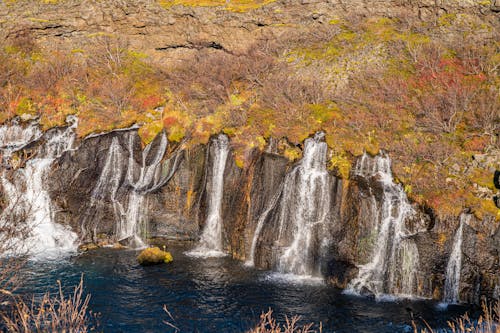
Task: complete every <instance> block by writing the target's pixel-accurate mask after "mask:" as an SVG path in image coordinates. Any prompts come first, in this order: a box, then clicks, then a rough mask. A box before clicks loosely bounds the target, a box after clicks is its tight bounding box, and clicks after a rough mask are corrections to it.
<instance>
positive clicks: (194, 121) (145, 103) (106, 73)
mask: <svg viewBox="0 0 500 333" xmlns="http://www.w3.org/2000/svg"><path fill="white" fill-rule="evenodd" d="M268 2H269V1H260V2H259V1H230V2H228V3H227V4H226V2H225V1H224V6H226V7H228V6H237V7H234V9H235V10H244V8H246V7H245V6H247V5H248V6H250V7H252V6H261V5H264V4H266V3H268ZM191 4H192V3H191V2H190V1H184V0H182V1H181V0H179V1H178V0H172V1H163V5H164V6H172V5H191ZM193 4H194V3H193ZM195 4H196V5H201V3H200V2H195ZM203 5H206V6H219V5H223V4H222V1H206V3H205V2H203ZM238 6H239V7H238ZM283 29H284V30H283V31H285V32H284V33H281V35H280V36H279V37H276V36H274V35H271V34H269V35H267V36H264V38H263V40H262V41H261V42H260V43H259V44H258V45H253V46H252V47H250V48H249V49H248V50H247V51H246V52H241V53H239V54H232V53H231V52H226V51H225V50H221V49H217V48H212V47H202V46H203V45H199V46H200V47H195V49H196V50H197V51H196V52H194V53H193V56H192V57H191V58H189V59H187V60H185V61H180V62H176V63H175V64H173V65H172V64H170V65H168V66H167V65H161V64H159V63H156V62H155V61H154V60H153V59H152V58H150V57H149V56H148V55H147V54H143V53H141V52H139V51H137V50H134V49H132V48H130V47H129V45H128V43H127V41H126V40H124V39H122V38H118V37H116V36H114V35H110V34H105V33H97V34H93V35H89V36H88V38H87V40H86V42H84V43H82V45H79V46H78V47H77V48H75V49H72V50H65V49H51V50H49V49H41V48H39V47H38V45H37V43H36V41H35V40H34V38H33V37H32V36H31V35H30V31H29V29H26V30H25V31H24V32H22V29H21V32H20V33H18V34H17V36H15V38H11V39H9V40H8V41H4V42H3V44H2V45H1V47H0V110H2V112H1V113H0V122H5V121H7V120H9V119H11V118H12V117H14V116H20V117H21V118H22V119H31V118H34V117H40V122H41V124H42V125H43V127H44V128H49V127H52V126H57V125H61V124H63V123H64V119H65V117H66V116H67V115H68V114H76V115H78V118H79V127H78V134H79V135H80V136H81V137H84V136H86V135H88V134H89V133H92V132H102V131H107V130H111V129H114V128H120V127H128V126H130V125H132V124H139V125H141V126H142V127H141V129H140V131H139V132H140V135H141V137H142V139H143V142H144V144H146V143H148V142H150V141H151V140H152V139H153V138H154V136H155V135H156V134H157V133H158V132H159V131H161V130H162V129H163V128H166V129H167V131H168V134H169V139H170V140H171V141H180V140H183V142H185V143H186V145H187V146H189V145H194V144H198V143H206V142H207V141H208V139H209V137H210V136H211V135H213V134H215V133H219V132H225V133H226V134H228V135H229V136H230V137H231V139H232V144H233V148H234V151H235V153H236V163H237V164H238V165H239V166H240V167H244V166H245V164H246V163H247V160H246V156H247V153H248V151H249V150H251V149H254V148H258V149H263V148H264V146H265V144H266V142H267V140H268V139H269V138H270V137H275V138H286V140H284V141H283V142H284V145H283V147H281V148H282V149H281V151H282V152H283V154H284V155H285V156H287V157H288V158H290V159H291V160H294V159H298V158H300V155H301V150H300V143H301V141H302V140H304V139H305V138H307V137H308V136H310V135H311V134H312V133H314V132H315V131H317V130H324V131H326V133H327V136H326V140H327V143H328V145H329V147H330V150H331V156H330V158H331V159H330V168H331V169H335V170H337V172H338V174H339V175H341V176H342V177H344V178H348V177H349V170H350V168H351V166H352V163H353V162H354V160H355V158H356V156H359V155H360V154H362V152H363V151H367V152H369V153H371V154H376V153H377V152H378V151H379V150H380V149H384V150H386V151H388V152H389V153H390V154H391V156H392V157H393V169H394V171H395V176H396V178H397V180H398V181H399V182H402V183H404V185H405V190H406V192H407V193H408V195H409V196H410V197H411V198H412V199H413V200H415V201H417V202H419V203H421V204H423V205H425V206H426V207H429V208H431V209H433V210H434V211H435V213H436V215H437V216H439V217H448V216H457V215H458V213H459V212H460V211H462V210H463V209H464V208H465V207H469V208H471V209H472V212H473V213H474V214H476V216H477V217H478V218H480V219H487V220H488V221H494V220H500V211H499V210H498V209H497V208H496V207H495V205H494V203H493V201H492V199H491V197H492V193H493V192H492V191H493V182H492V180H493V177H492V173H491V170H492V169H494V168H499V167H500V165H499V163H500V162H499V161H498V159H495V158H489V157H488V156H490V157H491V156H495V154H498V151H499V138H498V132H499V130H500V128H499V126H500V125H499V124H500V121H499V113H500V111H499V110H500V92H499V91H500V89H499V86H500V81H499V79H498V78H499V77H500V75H499V70H500V57H499V54H500V52H499V51H500V45H499V42H498V41H499V40H500V38H499V36H498V31H496V30H495V28H494V27H492V26H489V25H488V24H486V23H483V22H478V21H477V20H476V19H475V18H474V17H473V16H468V15H467V14H453V15H452V14H446V15H443V16H442V17H440V18H439V19H437V20H436V22H435V23H434V24H430V23H422V22H419V21H412V20H410V19H407V18H401V19H387V18H369V19H366V18H359V17H347V18H338V19H335V20H331V21H330V22H329V23H328V24H325V25H324V26H323V27H322V28H319V29H315V30H314V31H310V30H307V27H302V26H297V27H293V28H285V27H284V28H283ZM266 38H267V39H266ZM318 73H321V74H318Z"/></svg>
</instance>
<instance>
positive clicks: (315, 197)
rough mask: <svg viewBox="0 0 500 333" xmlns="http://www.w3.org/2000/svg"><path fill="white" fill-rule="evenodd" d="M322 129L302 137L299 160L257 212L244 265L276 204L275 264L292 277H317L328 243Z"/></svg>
mask: <svg viewBox="0 0 500 333" xmlns="http://www.w3.org/2000/svg"><path fill="white" fill-rule="evenodd" d="M323 138H324V133H323V132H318V133H316V135H315V136H314V138H309V139H307V140H306V141H305V146H304V155H303V158H302V160H301V161H300V162H299V163H298V164H297V165H296V166H295V167H294V168H293V169H292V171H291V172H290V173H288V174H287V175H286V177H285V180H284V183H283V185H282V188H281V190H280V191H279V192H278V193H277V195H276V196H275V197H274V198H273V200H272V201H271V203H270V205H269V206H268V207H267V209H266V210H265V211H264V213H263V214H262V215H261V216H260V218H259V221H258V223H257V227H256V230H255V233H254V236H253V239H252V246H251V249H250V255H249V259H248V261H247V263H246V264H247V265H248V266H253V265H254V262H255V253H256V248H257V245H258V240H259V237H260V234H261V232H262V230H263V228H264V223H265V222H266V221H267V220H268V215H269V214H270V213H271V212H272V211H273V210H274V209H275V208H278V209H279V211H278V234H277V241H276V243H275V245H276V246H275V247H274V249H273V252H274V253H273V257H274V258H275V268H276V270H277V271H278V272H279V273H280V274H282V275H284V274H285V275H289V277H290V278H291V279H292V280H303V279H304V277H306V278H308V279H310V278H312V277H319V276H320V274H321V269H320V264H321V256H322V255H324V254H325V252H326V250H327V248H328V246H329V244H330V239H331V237H330V234H331V232H330V228H331V222H332V221H331V218H330V208H331V193H330V181H329V175H328V171H327V169H326V153H327V144H326V143H325V142H324V141H323Z"/></svg>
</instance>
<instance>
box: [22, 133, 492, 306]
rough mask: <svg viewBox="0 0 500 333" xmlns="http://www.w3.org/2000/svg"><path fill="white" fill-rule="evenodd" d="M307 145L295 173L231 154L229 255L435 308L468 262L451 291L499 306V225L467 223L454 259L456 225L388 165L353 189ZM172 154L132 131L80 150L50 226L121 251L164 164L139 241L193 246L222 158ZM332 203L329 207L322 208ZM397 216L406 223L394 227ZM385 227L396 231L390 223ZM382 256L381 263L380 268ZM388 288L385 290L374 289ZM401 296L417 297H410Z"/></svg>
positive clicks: (275, 157)
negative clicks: (414, 198)
mask: <svg viewBox="0 0 500 333" xmlns="http://www.w3.org/2000/svg"><path fill="white" fill-rule="evenodd" d="M308 140H309V141H308V143H307V142H306V144H305V145H304V147H305V150H307V151H304V158H303V160H300V161H297V162H295V163H291V162H290V161H289V160H288V159H286V158H285V157H283V156H281V155H279V154H277V153H270V152H261V151H259V150H257V149H255V150H253V151H251V152H250V153H248V155H247V156H246V165H245V167H243V168H239V167H238V166H237V165H236V162H235V159H234V156H233V152H232V150H231V149H229V152H228V156H227V160H226V163H225V166H224V174H223V186H222V191H223V193H222V200H221V219H222V243H223V250H224V251H225V252H227V253H228V254H230V255H232V256H233V257H234V258H236V259H240V260H242V261H245V262H246V263H248V264H252V265H253V266H255V267H257V268H262V269H274V270H278V271H279V270H280V269H283V272H284V273H289V272H290V271H287V270H286V269H288V268H289V267H295V268H294V269H297V271H291V273H295V272H298V273H301V272H302V270H301V269H304V267H305V268H306V271H305V274H311V275H316V276H322V277H325V278H326V279H327V280H328V281H329V282H331V283H333V284H335V285H336V286H338V287H340V288H353V289H355V290H358V291H359V292H360V293H361V294H367V295H377V291H379V292H382V293H384V292H387V293H391V292H392V291H394V293H396V294H404V293H403V291H407V290H411V291H410V292H411V294H412V295H413V296H422V297H433V298H435V299H443V297H444V295H443V290H444V288H445V282H446V279H449V277H447V276H446V275H447V265H448V266H449V260H450V258H451V256H452V252H455V254H454V255H455V256H457V255H458V256H459V257H460V259H461V260H460V262H461V264H460V266H459V268H458V270H459V272H460V274H459V279H458V281H456V282H455V283H456V284H457V289H458V297H457V301H461V302H471V303H478V302H480V301H481V300H482V299H484V298H487V299H489V298H494V297H498V294H499V285H500V275H499V273H498V272H499V271H500V266H499V262H500V260H499V253H500V228H499V227H498V224H496V223H495V221H489V220H484V221H481V220H478V219H477V218H475V217H473V216H472V215H470V218H468V219H465V220H464V221H465V222H460V223H464V224H463V229H462V231H463V235H462V239H461V244H459V249H460V251H459V252H458V254H457V252H456V250H454V249H456V247H457V244H456V240H457V239H458V237H457V236H456V235H457V232H458V227H457V226H459V225H460V223H459V219H458V217H457V219H456V220H449V221H441V220H436V218H434V217H433V216H432V214H430V213H429V212H428V211H427V210H425V209H424V208H423V207H419V206H418V205H416V204H413V203H411V202H406V201H405V200H406V199H405V196H404V195H403V193H402V192H400V191H401V188H400V187H399V186H400V185H398V184H395V183H393V182H392V181H391V178H387V177H388V175H390V173H389V172H390V169H388V167H387V165H389V164H386V165H385V166H384V164H381V165H382V167H380V168H381V170H382V172H378V171H377V169H376V168H375V167H373V165H375V164H373V163H374V162H370V163H372V164H368V165H370V170H375V171H370V172H360V169H359V168H358V167H355V168H354V169H353V170H352V172H351V177H350V180H349V181H345V180H342V179H340V178H338V177H337V176H336V174H334V173H333V172H330V171H327V170H326V169H324V167H323V166H322V165H321V163H323V162H324V160H323V159H322V156H323V155H322V154H323V153H324V151H323V150H321V149H322V148H321V147H323V146H322V145H323V144H322V141H321V140H322V139H321V135H319V136H318V135H317V138H316V137H315V138H310V139H308ZM36 146H37V143H36V142H35V143H31V144H30V145H28V146H26V147H25V149H26V156H28V155H29V154H30V152H31V154H33V153H34V154H35V155H36V149H34V147H36ZM168 147H169V148H168V149H165V143H164V141H162V134H160V135H159V136H158V137H157V138H156V139H155V140H153V142H152V143H151V145H150V146H149V148H148V147H142V146H141V144H140V141H139V139H138V136H137V131H136V129H130V130H122V131H114V132H110V133H107V134H102V135H96V136H93V137H89V138H86V139H84V140H81V141H80V142H77V143H75V145H74V149H71V150H68V151H66V152H64V153H63V154H62V155H61V156H60V157H58V158H56V159H55V160H54V162H53V163H52V164H51V167H50V174H49V178H48V180H49V181H47V185H48V189H47V192H48V193H49V195H50V198H51V200H52V205H53V209H52V210H53V211H54V212H55V216H54V221H55V222H57V223H59V224H62V225H67V226H71V229H72V230H73V231H74V232H76V233H77V234H78V237H79V240H78V242H79V243H80V244H82V243H87V242H92V243H97V244H100V245H106V244H110V243H113V242H116V241H118V240H120V237H119V226H120V224H121V223H123V221H124V219H123V215H127V214H135V213H136V211H135V210H130V209H129V206H130V205H131V203H130V200H129V199H130V198H131V193H134V191H139V190H140V189H139V188H138V187H137V181H134V180H137V179H138V178H141V177H142V176H141V177H139V176H138V174H139V173H140V170H143V171H144V170H149V169H148V168H142V169H141V168H140V166H141V165H143V166H144V165H154V163H156V162H155V158H156V157H158V156H162V158H161V162H160V163H159V164H158V169H154V170H153V171H155V173H157V174H158V175H157V176H158V177H157V179H160V180H165V182H164V183H162V182H160V183H158V184H159V185H160V186H158V187H157V188H154V186H153V187H152V186H149V187H148V189H147V190H146V191H145V192H140V193H139V194H141V195H143V198H142V199H140V200H141V203H142V206H143V207H142V209H141V210H140V211H141V212H142V213H141V214H142V215H141V219H142V220H144V221H145V222H146V223H145V224H144V226H143V227H142V228H143V229H144V230H142V229H141V230H139V231H140V232H141V237H143V239H144V241H145V242H150V243H158V244H164V243H167V244H168V243H169V242H172V241H189V242H191V243H192V244H195V243H196V242H197V241H198V240H199V237H200V235H201V232H202V230H203V228H204V227H205V225H206V222H207V216H208V207H209V205H210V200H211V195H212V192H213V186H214V184H212V183H211V182H212V179H213V177H212V176H213V174H212V173H213V168H212V166H213V163H215V148H214V146H213V145H212V144H208V145H198V146H194V147H189V148H185V147H183V146H182V145H179V146H168ZM161 149H165V154H163V153H161ZM159 152H160V153H159ZM313 152H314V154H313ZM18 153H19V152H18ZM141 156H142V157H141ZM365 159H369V160H371V159H373V160H374V161H375V160H376V158H372V157H365ZM379 159H380V160H383V161H385V160H388V157H387V156H385V155H381V157H380V158H379ZM318 163H319V164H318ZM358 164H359V163H358ZM358 164H357V165H358ZM151 170H152V169H151ZM151 170H150V171H151ZM146 173H147V172H146ZM132 175H133V176H132ZM384 177H386V178H384ZM142 178H144V177H142ZM155 179H156V178H155ZM153 183H154V184H157V183H156V182H153ZM134 186H135V187H134ZM142 193H144V194H142ZM303 195H307V196H305V197H302V196H303ZM132 198H134V200H135V198H137V197H132ZM303 198H307V200H303ZM387 200H389V201H387ZM324 202H328V203H329V204H328V206H327V207H323V206H322V203H324ZM297 212H300V214H298V213H297ZM319 212H321V214H319ZM401 212H406V213H405V214H407V215H404V219H402V220H398V219H401V218H402V217H401ZM311 214H312V215H311ZM463 214H467V212H464V213H463ZM311 218H313V220H314V223H313V224H311V227H310V229H308V230H301V229H300V226H299V225H298V224H295V223H292V222H293V220H296V221H299V222H301V223H304V224H305V225H307V224H308V223H309V222H310V219H311ZM386 218H390V219H392V220H393V221H392V222H391V223H388V221H387V220H385V219H386ZM398 221H402V224H400V225H398V224H397V223H399V222H398ZM460 221H462V218H461V219H460ZM384 225H389V226H390V228H393V229H388V232H389V235H393V236H389V238H383V237H382V236H383V233H384V231H383V226H384ZM398 228H399V229H398ZM398 232H399V233H400V234H398ZM297 233H303V235H304V236H303V237H302V238H301V237H298V236H297ZM398 235H399V236H398ZM401 235H402V236H401ZM400 236H401V237H400ZM391 237H393V238H391ZM398 237H400V238H398ZM381 239H386V241H385V242H386V243H387V244H389V245H388V247H387V248H384V247H381V244H380V240H381ZM299 244H302V245H300V246H299ZM391 244H392V245H391ZM391 246H392V247H391ZM297 248H298V249H304V251H307V253H308V255H305V254H304V253H301V252H300V251H298V252H297V251H296V249H297ZM391 249H394V250H391ZM287 251H288V252H287ZM294 251H295V252H294ZM287 253H292V254H294V255H297V256H298V258H304V260H305V261H308V262H309V264H308V265H309V266H304V267H303V266H301V265H299V263H298V262H296V261H295V258H294V257H292V256H290V255H288V254H287ZM378 254H381V255H382V254H383V258H382V259H381V258H379V259H376V257H377V255H378ZM401 254H404V255H405V256H403V257H402V256H401ZM374 258H375V259H374ZM377 260H378V261H377ZM283 262H284V263H285V264H286V265H285V266H283ZM372 262H377V263H383V264H381V265H380V266H381V267H382V266H383V267H387V269H384V270H374V268H373V267H370V266H369V264H370V263H372ZM308 267H309V268H310V269H309V270H307V268H308ZM311 267H312V268H311ZM457 267H458V266H457ZM290 269H291V268H290ZM380 276H382V277H383V280H384V281H380V283H381V284H377V278H379V277H380ZM370 279H372V280H373V281H370ZM385 280H387V281H385ZM388 281H393V282H392V283H393V284H392V285H391V284H390V283H389V282H388ZM355 282H357V284H356V283H355ZM405 284H406V286H407V288H409V289H404V288H403V287H402V286H404V285H405ZM448 284H449V283H448ZM356 286H357V287H356ZM356 288H358V289H356Z"/></svg>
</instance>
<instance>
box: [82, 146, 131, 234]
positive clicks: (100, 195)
mask: <svg viewBox="0 0 500 333" xmlns="http://www.w3.org/2000/svg"><path fill="white" fill-rule="evenodd" d="M125 160H126V159H125V156H124V153H123V151H122V148H121V146H120V143H119V140H118V137H116V136H115V137H113V139H112V140H111V145H110V146H109V149H108V151H107V156H106V161H105V162H104V167H103V168H102V171H101V174H100V175H99V178H98V180H97V183H96V185H95V186H94V189H93V190H92V193H91V196H90V203H89V206H88V207H87V209H86V210H85V213H84V214H83V221H82V222H81V226H82V234H83V237H82V238H84V239H85V238H86V235H87V232H88V228H90V226H92V225H95V223H96V222H98V221H100V220H101V219H102V212H103V211H104V210H105V204H106V203H107V202H111V204H112V205H113V212H114V215H115V220H117V221H120V220H121V219H122V216H123V214H124V213H123V206H122V204H121V203H120V201H119V200H118V199H117V192H118V189H119V188H120V186H121V184H122V181H123V168H124V166H123V161H125ZM95 234H97V232H96V231H95V230H94V235H95Z"/></svg>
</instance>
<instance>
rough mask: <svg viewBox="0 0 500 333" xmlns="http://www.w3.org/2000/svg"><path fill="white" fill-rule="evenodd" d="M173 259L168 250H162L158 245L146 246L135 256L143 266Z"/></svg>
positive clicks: (168, 261)
mask: <svg viewBox="0 0 500 333" xmlns="http://www.w3.org/2000/svg"><path fill="white" fill-rule="evenodd" d="M173 260H174V259H173V257H172V255H171V254H170V252H167V251H162V250H160V248H159V247H148V248H147V249H144V250H143V251H142V252H141V253H140V254H139V255H138V256H137V261H138V262H139V264H141V265H143V266H150V265H158V264H163V263H165V264H168V263H170V262H172V261H173Z"/></svg>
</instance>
